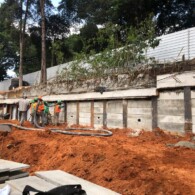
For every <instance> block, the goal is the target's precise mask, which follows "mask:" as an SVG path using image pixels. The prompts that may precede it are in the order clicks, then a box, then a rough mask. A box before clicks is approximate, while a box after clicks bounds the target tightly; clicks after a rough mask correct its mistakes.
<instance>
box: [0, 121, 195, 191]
mask: <svg viewBox="0 0 195 195" xmlns="http://www.w3.org/2000/svg"><path fill="white" fill-rule="evenodd" d="M3 122H5V121H3V120H1V121H0V123H3ZM6 122H8V121H6ZM9 122H12V123H16V121H9ZM25 127H30V124H29V123H25ZM60 128H63V126H60ZM130 131H131V130H129V129H126V130H125V129H124V130H121V129H118V130H117V129H116V130H112V132H113V136H111V137H83V136H70V135H62V134H57V133H52V132H50V131H49V130H48V131H45V132H40V131H25V130H18V129H15V128H13V131H12V132H10V133H5V132H1V133H0V158H2V159H6V160H13V161H16V162H22V163H27V164H29V165H30V166H31V167H30V168H29V170H28V171H29V172H30V174H32V175H33V173H34V172H35V171H39V170H52V169H60V170H63V171H66V172H69V173H71V174H74V175H76V176H78V177H82V178H84V179H86V180H89V181H91V182H94V183H96V184H99V185H101V186H104V187H107V188H110V189H112V190H114V191H116V192H119V193H121V194H123V195H142V194H143V195H144V194H145V195H160V194H162V195H163V194H166V195H169V194H170V195H187V194H188V195H191V194H195V166H194V165H195V150H193V149H187V148H182V147H169V146H167V144H168V145H169V144H174V143H177V142H178V141H181V140H190V137H189V136H188V137H180V136H178V135H170V134H167V133H164V132H163V131H161V130H156V131H154V132H142V133H141V134H140V136H139V137H130V136H129V132H130Z"/></svg>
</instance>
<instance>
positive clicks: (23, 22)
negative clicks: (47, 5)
mask: <svg viewBox="0 0 195 195" xmlns="http://www.w3.org/2000/svg"><path fill="white" fill-rule="evenodd" d="M29 4H30V0H27V1H26V11H25V14H24V19H23V0H20V7H21V15H20V25H19V26H20V65H19V87H20V86H22V85H23V57H24V36H25V31H26V21H27V15H28V9H29Z"/></svg>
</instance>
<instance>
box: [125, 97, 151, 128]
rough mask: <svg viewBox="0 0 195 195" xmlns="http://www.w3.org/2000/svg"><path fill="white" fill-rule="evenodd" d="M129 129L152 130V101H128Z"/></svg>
mask: <svg viewBox="0 0 195 195" xmlns="http://www.w3.org/2000/svg"><path fill="white" fill-rule="evenodd" d="M127 127H128V128H132V129H146V130H152V101H151V100H128V105H127Z"/></svg>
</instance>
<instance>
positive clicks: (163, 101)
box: [157, 91, 185, 133]
mask: <svg viewBox="0 0 195 195" xmlns="http://www.w3.org/2000/svg"><path fill="white" fill-rule="evenodd" d="M157 110H158V127H159V128H162V129H168V130H171V131H179V132H181V133H184V124H185V119H184V93H183V91H179V92H178V91H173V92H169V91H168V92H161V93H160V94H159V98H158V109H157Z"/></svg>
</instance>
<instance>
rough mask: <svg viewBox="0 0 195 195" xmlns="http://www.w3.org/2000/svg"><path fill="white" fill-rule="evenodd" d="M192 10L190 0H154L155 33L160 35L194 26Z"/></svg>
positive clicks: (192, 5)
mask: <svg viewBox="0 0 195 195" xmlns="http://www.w3.org/2000/svg"><path fill="white" fill-rule="evenodd" d="M194 8H195V2H194V1H192V0H172V1H167V0H161V1H160V0H155V5H154V9H153V11H154V13H155V15H156V21H157V33H158V34H159V35H162V34H166V33H172V32H176V31H179V30H183V29H186V28H189V27H193V26H195V15H194V14H193V9H194Z"/></svg>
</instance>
